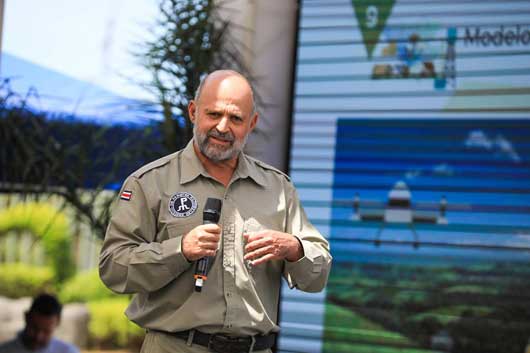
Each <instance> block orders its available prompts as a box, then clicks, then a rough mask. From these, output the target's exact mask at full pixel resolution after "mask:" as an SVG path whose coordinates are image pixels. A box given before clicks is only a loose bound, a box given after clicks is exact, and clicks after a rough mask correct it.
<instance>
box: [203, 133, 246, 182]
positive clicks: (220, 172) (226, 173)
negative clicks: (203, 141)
mask: <svg viewBox="0 0 530 353" xmlns="http://www.w3.org/2000/svg"><path fill="white" fill-rule="evenodd" d="M193 150H194V151H195V154H196V155H197V157H198V158H199V160H200V161H201V163H202V165H203V166H204V169H206V171H207V172H208V174H210V175H211V176H212V177H213V178H214V179H215V180H217V181H219V182H220V183H221V184H223V185H224V186H225V188H226V187H228V184H229V183H230V180H231V179H232V175H233V174H234V171H235V170H236V168H237V161H238V156H235V157H234V158H232V159H229V160H226V161H221V162H213V161H212V160H210V159H209V158H208V157H206V156H205V155H204V154H203V153H202V152H201V150H200V149H199V147H198V146H197V144H196V142H195V141H193Z"/></svg>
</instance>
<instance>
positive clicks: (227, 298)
mask: <svg viewBox="0 0 530 353" xmlns="http://www.w3.org/2000/svg"><path fill="white" fill-rule="evenodd" d="M188 112H189V116H190V119H191V121H192V122H193V123H194V138H193V139H192V141H191V142H190V143H189V144H188V145H187V147H186V148H184V149H183V150H181V151H179V152H176V153H174V154H171V155H169V156H166V157H164V158H161V159H159V160H157V161H155V162H153V163H150V164H148V165H146V166H144V167H142V168H140V169H139V170H138V171H136V172H134V173H133V174H132V175H131V176H130V177H129V178H128V179H127V180H126V181H125V183H124V185H123V188H122V191H121V194H120V200H119V201H118V203H117V206H116V208H115V210H114V212H113V217H112V219H111V222H110V224H109V227H108V230H107V234H106V237H105V241H104V243H103V248H102V250H101V255H100V275H101V278H102V280H103V282H104V283H105V284H106V285H107V286H108V287H109V288H111V289H112V290H114V291H115V292H118V293H135V294H136V295H135V297H134V299H133V301H132V302H131V304H130V306H129V307H128V308H127V311H126V315H127V316H128V317H129V319H131V320H132V321H134V322H136V323H137V324H138V325H140V326H142V327H145V328H146V329H147V331H148V333H147V336H146V338H145V340H144V344H143V347H142V351H143V352H149V353H151V352H208V351H214V352H222V353H225V352H232V353H238V352H252V351H254V352H270V348H271V347H272V346H273V345H274V340H275V333H276V332H278V331H279V327H278V326H277V323H276V321H277V314H278V300H279V292H280V278H281V276H282V274H283V276H284V277H285V278H286V280H287V282H288V283H289V286H290V287H291V288H293V287H297V288H299V289H301V290H304V291H308V292H317V291H320V290H322V289H323V288H324V286H325V284H326V281H327V277H328V273H329V269H330V266H331V256H330V254H329V246H328V242H327V241H326V240H325V239H324V238H323V237H322V236H321V235H320V234H319V233H318V231H317V230H316V229H315V228H314V227H313V226H312V225H311V224H310V223H309V222H308V220H307V218H306V215H305V213H304V211H303V209H302V207H301V205H300V202H299V200H298V196H297V194H296V191H295V189H294V187H293V185H292V184H291V182H290V181H289V178H288V177H287V176H285V175H284V174H283V173H281V172H279V171H278V170H276V169H274V168H272V167H270V166H268V165H266V164H264V163H262V162H260V161H257V160H255V159H253V158H250V157H249V156H247V155H245V154H244V153H243V152H242V149H243V146H244V145H245V142H246V140H247V137H248V135H249V134H250V132H251V131H252V130H253V129H254V127H255V126H256V123H257V121H258V114H257V112H256V110H255V108H254V99H253V94H252V89H251V87H250V85H249V83H248V82H247V80H246V79H245V78H244V77H242V76H241V75H240V74H238V73H237V72H234V71H229V70H222V71H216V72H213V73H211V74H210V75H208V76H207V77H206V78H205V79H204V80H203V81H202V82H201V84H200V86H199V88H198V89H197V93H196V96H195V99H194V100H192V101H191V102H190V103H189V107H188ZM209 197H215V198H218V199H222V201H223V205H222V211H221V220H220V222H219V225H217V224H206V225H202V212H201V211H202V209H203V208H204V204H205V202H206V200H207V198H209ZM203 257H213V264H212V265H211V268H210V270H209V273H208V276H207V280H206V282H205V284H204V287H203V289H202V291H201V292H196V291H194V283H195V280H194V272H195V265H194V262H195V261H197V260H198V259H200V258H203Z"/></svg>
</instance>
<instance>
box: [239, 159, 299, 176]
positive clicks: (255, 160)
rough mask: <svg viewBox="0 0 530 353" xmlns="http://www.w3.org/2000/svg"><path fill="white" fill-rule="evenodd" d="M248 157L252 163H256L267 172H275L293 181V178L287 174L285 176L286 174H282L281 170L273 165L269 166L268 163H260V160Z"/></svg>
mask: <svg viewBox="0 0 530 353" xmlns="http://www.w3.org/2000/svg"><path fill="white" fill-rule="evenodd" d="M247 157H248V158H249V159H250V160H251V161H253V162H254V163H256V164H257V165H259V166H260V167H261V168H263V169H266V170H270V171H273V172H275V173H277V174H280V175H283V176H284V177H285V178H287V180H289V181H291V178H290V177H289V176H288V175H287V174H285V173H284V172H282V171H281V170H279V169H277V168H275V167H273V166H272V165H269V164H267V163H265V162H263V161H260V160H259V159H256V158H254V157H251V156H249V155H247Z"/></svg>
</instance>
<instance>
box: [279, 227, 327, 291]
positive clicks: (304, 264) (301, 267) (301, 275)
mask: <svg viewBox="0 0 530 353" xmlns="http://www.w3.org/2000/svg"><path fill="white" fill-rule="evenodd" d="M295 237H296V238H297V239H298V241H300V244H302V248H303V251H304V256H303V257H302V258H301V259H300V260H298V261H293V262H290V261H287V260H285V261H284V262H285V271H286V273H287V282H288V284H289V287H290V288H294V287H305V286H306V285H308V284H309V283H311V281H312V280H313V279H314V277H315V276H318V275H319V274H320V273H321V272H322V264H323V262H324V258H323V257H322V254H321V253H320V251H318V249H315V248H314V244H313V243H312V242H310V241H307V240H303V239H301V238H300V237H299V236H297V235H295ZM305 282H307V283H305Z"/></svg>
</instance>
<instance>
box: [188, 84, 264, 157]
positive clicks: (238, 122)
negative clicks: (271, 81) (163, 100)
mask: <svg viewBox="0 0 530 353" xmlns="http://www.w3.org/2000/svg"><path fill="white" fill-rule="evenodd" d="M214 75H215V74H214ZM252 105H253V102H252V94H251V91H250V87H249V86H248V83H246V81H245V80H244V79H243V78H242V77H239V76H235V75H232V76H224V77H216V76H214V77H209V78H208V80H207V82H205V83H204V86H203V89H202V92H201V96H200V99H199V101H198V102H195V101H192V102H190V106H189V113H190V117H191V119H192V121H193V123H194V124H195V125H194V128H193V133H194V136H195V141H196V143H197V147H199V150H200V151H201V153H202V154H203V155H205V156H206V157H207V158H208V159H210V160H211V161H213V162H216V163H217V162H221V161H226V160H231V159H233V158H235V157H236V156H237V155H238V154H239V152H241V150H242V149H243V147H244V146H245V143H246V141H247V138H248V135H249V134H250V132H251V131H252V129H254V126H255V125H256V123H257V119H258V116H257V114H254V115H251V114H252Z"/></svg>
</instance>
